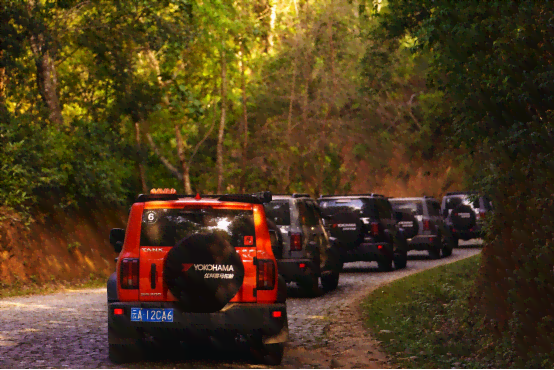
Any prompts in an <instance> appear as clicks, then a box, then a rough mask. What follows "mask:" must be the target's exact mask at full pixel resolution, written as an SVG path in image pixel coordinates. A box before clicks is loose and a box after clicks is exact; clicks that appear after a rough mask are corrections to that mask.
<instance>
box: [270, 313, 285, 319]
mask: <svg viewBox="0 0 554 370" xmlns="http://www.w3.org/2000/svg"><path fill="white" fill-rule="evenodd" d="M282 315H283V314H282V313H281V311H273V312H272V313H271V316H273V317H275V318H277V317H281V316H282Z"/></svg>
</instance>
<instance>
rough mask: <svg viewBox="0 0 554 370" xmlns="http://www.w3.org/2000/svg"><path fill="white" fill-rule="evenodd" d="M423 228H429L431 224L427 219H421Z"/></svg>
mask: <svg viewBox="0 0 554 370" xmlns="http://www.w3.org/2000/svg"><path fill="white" fill-rule="evenodd" d="M423 230H431V224H430V222H429V220H423Z"/></svg>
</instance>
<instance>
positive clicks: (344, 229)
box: [329, 212, 363, 248]
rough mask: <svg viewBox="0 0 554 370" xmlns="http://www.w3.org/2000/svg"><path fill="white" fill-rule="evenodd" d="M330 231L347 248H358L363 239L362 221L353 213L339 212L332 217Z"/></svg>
mask: <svg viewBox="0 0 554 370" xmlns="http://www.w3.org/2000/svg"><path fill="white" fill-rule="evenodd" d="M329 231H330V233H331V236H333V237H335V238H337V239H338V240H339V241H340V242H341V243H340V244H341V245H342V246H343V247H346V248H353V247H356V246H357V245H358V244H359V243H360V242H361V241H362V238H363V225H362V221H361V220H360V217H359V216H358V215H356V214H354V213H352V212H339V213H336V214H334V215H333V216H331V219H330V220H329Z"/></svg>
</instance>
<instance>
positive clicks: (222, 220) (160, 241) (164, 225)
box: [140, 208, 256, 247]
mask: <svg viewBox="0 0 554 370" xmlns="http://www.w3.org/2000/svg"><path fill="white" fill-rule="evenodd" d="M201 233H217V234H219V235H220V236H222V237H223V238H224V239H226V240H227V241H228V242H229V243H230V244H231V245H232V246H233V247H242V246H252V245H256V232H255V227H254V214H253V212H252V211H245V210H238V209H212V208H201V209H190V208H189V209H187V208H182V209H146V210H144V212H143V214H142V227H141V234H140V245H141V246H149V247H150V246H155V247H171V246H174V245H175V244H177V243H178V242H179V241H181V240H182V239H184V238H186V237H188V236H190V235H194V234H201Z"/></svg>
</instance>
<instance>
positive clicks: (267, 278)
mask: <svg viewBox="0 0 554 370" xmlns="http://www.w3.org/2000/svg"><path fill="white" fill-rule="evenodd" d="M256 282H257V283H256V289H258V290H273V288H274V287H275V262H273V260H258V276H257V278H256Z"/></svg>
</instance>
